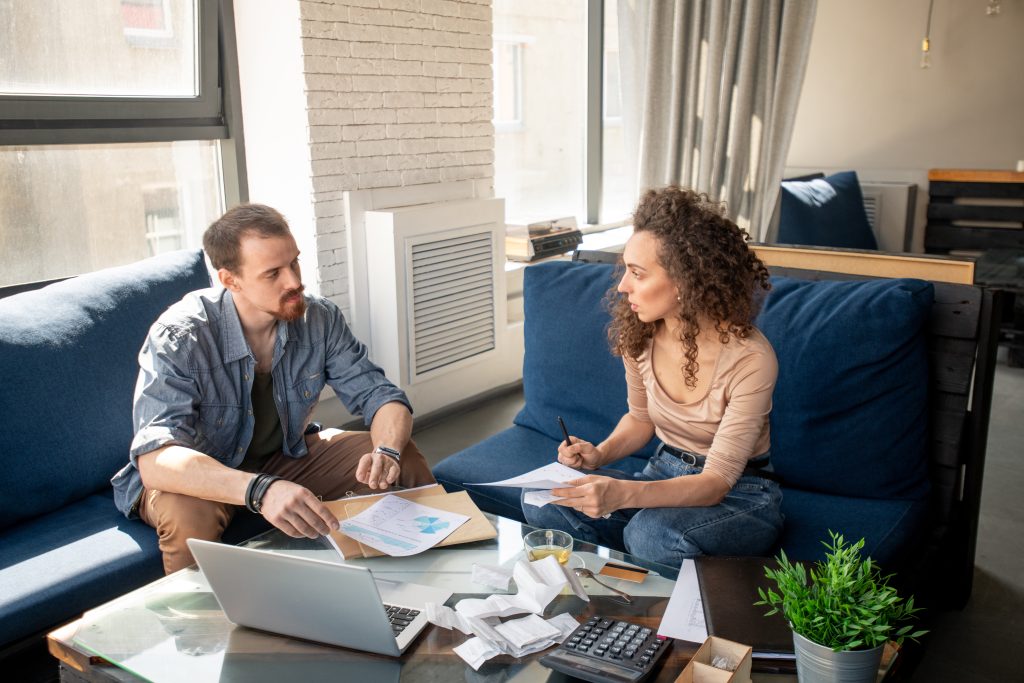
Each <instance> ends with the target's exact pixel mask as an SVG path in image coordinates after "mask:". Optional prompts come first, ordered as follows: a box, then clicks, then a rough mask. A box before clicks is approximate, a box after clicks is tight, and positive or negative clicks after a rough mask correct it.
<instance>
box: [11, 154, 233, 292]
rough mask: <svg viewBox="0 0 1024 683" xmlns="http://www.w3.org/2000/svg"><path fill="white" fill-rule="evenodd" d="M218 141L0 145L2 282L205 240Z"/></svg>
mask: <svg viewBox="0 0 1024 683" xmlns="http://www.w3.org/2000/svg"><path fill="white" fill-rule="evenodd" d="M222 187H223V182H222V178H221V172H220V150H219V143H218V142H215V141H214V142H208V141H182V142H166V143H145V144H118V145H80V146H77V145H44V146H28V147H0V287H2V286H7V285H12V284H21V283H24V282H35V281H38V280H51V279H55V278H61V277H68V276H71V275H78V274H80V273H85V272H88V271H92V270H98V269H100V268H106V267H108V266H115V265H121V264H125V263H131V262H132V261H137V260H139V259H142V258H146V257H148V256H152V255H154V254H159V253H162V252H166V251H173V250H175V249H183V248H198V247H199V246H200V245H201V239H202V234H203V231H204V230H205V229H206V227H207V226H208V225H209V224H210V223H211V222H213V221H214V220H216V218H217V217H218V216H219V215H220V214H221V213H223V211H224V200H223V193H222V191H221V188H222Z"/></svg>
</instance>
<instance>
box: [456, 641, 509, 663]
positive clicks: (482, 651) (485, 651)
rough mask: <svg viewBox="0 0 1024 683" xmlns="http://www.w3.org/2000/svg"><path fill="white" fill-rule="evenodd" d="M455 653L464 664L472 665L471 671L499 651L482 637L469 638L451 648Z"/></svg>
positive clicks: (496, 654)
mask: <svg viewBox="0 0 1024 683" xmlns="http://www.w3.org/2000/svg"><path fill="white" fill-rule="evenodd" d="M453 650H454V652H455V654H457V655H458V656H460V657H462V659H463V660H465V662H466V664H469V665H470V666H471V667H473V671H476V670H477V669H479V668H480V665H482V664H483V663H484V662H486V661H487V660H488V659H490V658H491V657H497V656H498V655H500V654H501V653H500V652H498V651H497V650H496V649H494V647H493V646H492V645H491V644H490V643H488V642H487V641H486V640H484V639H483V638H475V637H474V638H470V639H469V640H467V641H466V642H464V643H463V644H462V645H459V646H457V647H455V648H453Z"/></svg>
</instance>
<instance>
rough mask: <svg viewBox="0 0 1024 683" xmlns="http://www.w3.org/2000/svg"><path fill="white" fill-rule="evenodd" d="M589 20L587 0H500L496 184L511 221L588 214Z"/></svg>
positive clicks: (496, 17)
mask: <svg viewBox="0 0 1024 683" xmlns="http://www.w3.org/2000/svg"><path fill="white" fill-rule="evenodd" d="M586 19H587V5H586V3H582V2H579V0H496V1H495V3H494V34H495V36H496V40H495V44H494V58H495V61H494V63H495V70H494V92H495V101H494V111H495V114H494V115H495V121H494V123H495V152H494V155H495V167H494V175H495V177H494V185H495V193H496V194H497V196H499V197H503V198H504V199H505V215H506V218H507V219H508V220H509V222H510V223H528V222H531V221H535V220H543V219H551V218H561V217H563V216H567V215H573V214H575V215H582V212H583V201H584V197H583V189H584V151H585V144H586V140H585V133H586V131H585V127H584V125H583V124H584V117H585V116H586V82H587V65H586V44H587V31H586V28H587V23H586ZM516 46H517V47H516ZM517 55H518V56H517ZM513 65H515V66H517V67H518V68H509V67H511V66H513ZM517 81H518V82H517ZM515 95H518V97H517V98H515V99H514V100H513V101H516V102H518V112H516V106H515V105H514V104H509V97H515ZM515 114H518V125H507V121H508V120H509V119H506V118H505V117H507V116H510V115H512V116H514V115H515Z"/></svg>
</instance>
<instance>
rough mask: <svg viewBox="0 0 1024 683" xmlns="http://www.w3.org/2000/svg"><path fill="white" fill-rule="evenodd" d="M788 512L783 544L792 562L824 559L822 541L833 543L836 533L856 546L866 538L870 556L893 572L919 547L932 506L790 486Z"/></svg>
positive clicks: (784, 500) (785, 497)
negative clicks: (832, 532) (827, 492)
mask: <svg viewBox="0 0 1024 683" xmlns="http://www.w3.org/2000/svg"><path fill="white" fill-rule="evenodd" d="M782 513H783V514H784V515H785V516H786V524H785V526H784V528H783V532H782V539H781V540H780V546H781V547H782V549H783V550H785V551H786V554H787V555H788V556H789V557H790V559H794V560H808V561H813V560H820V559H822V558H823V557H824V556H825V548H824V546H822V545H821V542H822V541H825V540H828V532H829V530H831V531H835V532H837V533H840V534H843V536H845V537H846V539H847V540H848V541H851V542H853V541H858V540H860V539H861V538H863V539H865V543H864V555H865V556H867V557H870V558H872V559H873V560H875V561H876V562H878V563H879V564H881V565H882V566H883V567H890V568H892V567H895V566H897V565H898V564H899V562H900V560H901V559H903V558H904V557H905V556H906V554H907V553H908V552H912V551H913V548H915V547H917V543H918V541H919V534H918V531H919V530H920V528H921V525H922V524H923V523H924V521H925V519H926V517H927V513H928V502H927V501H924V500H870V499H864V498H847V497H844V496H830V495H827V494H824V493H812V492H810V491H800V490H797V489H791V488H787V489H785V491H784V493H783V496H782Z"/></svg>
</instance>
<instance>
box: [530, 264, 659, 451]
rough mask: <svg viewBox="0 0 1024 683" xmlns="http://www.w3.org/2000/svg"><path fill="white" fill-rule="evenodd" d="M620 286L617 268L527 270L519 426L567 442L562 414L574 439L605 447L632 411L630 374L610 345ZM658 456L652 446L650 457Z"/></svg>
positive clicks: (561, 266) (556, 266) (589, 266)
mask: <svg viewBox="0 0 1024 683" xmlns="http://www.w3.org/2000/svg"><path fill="white" fill-rule="evenodd" d="M614 284H615V267H614V266H612V265H611V264H597V263H575V262H570V261H555V262H549V263H539V264H537V265H533V266H530V267H529V268H527V269H526V271H525V275H524V276H523V299H524V304H523V305H524V309H525V315H526V323H525V332H524V335H525V343H526V354H525V357H524V359H523V394H524V397H525V399H526V405H525V406H524V407H523V409H522V411H520V413H519V414H518V415H517V416H516V418H515V423H516V424H518V425H522V426H524V427H529V428H531V429H534V430H536V431H538V432H540V433H542V434H545V435H547V436H549V437H550V438H552V439H556V440H557V441H562V440H563V438H564V437H563V436H562V431H561V429H560V428H559V426H558V421H557V419H556V418H557V417H558V416H559V415H561V416H562V417H563V418H564V419H565V422H566V426H567V427H568V428H569V432H570V433H571V434H573V435H574V436H578V437H580V438H583V439H586V440H587V441H591V442H593V443H597V442H599V441H601V440H603V439H604V438H605V437H606V436H608V434H609V433H610V432H611V430H612V429H614V428H615V425H616V424H618V421H619V419H620V418H621V417H622V416H623V415H625V414H626V412H627V411H628V410H629V407H628V405H627V404H626V375H625V372H626V371H625V369H624V367H623V365H622V359H621V358H619V357H618V356H613V355H612V353H611V351H610V350H609V347H608V336H607V327H608V323H609V321H610V320H611V318H610V315H609V313H608V309H607V306H606V303H605V294H607V292H608V290H609V289H610V288H611V287H612V285H614ZM652 451H653V446H652V445H651V444H648V446H647V448H646V449H645V450H644V451H642V452H643V453H645V454H650V453H651V452H652ZM552 458H554V453H552Z"/></svg>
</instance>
